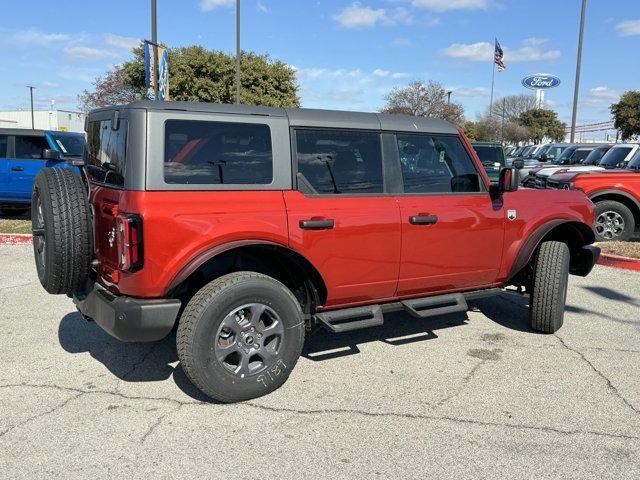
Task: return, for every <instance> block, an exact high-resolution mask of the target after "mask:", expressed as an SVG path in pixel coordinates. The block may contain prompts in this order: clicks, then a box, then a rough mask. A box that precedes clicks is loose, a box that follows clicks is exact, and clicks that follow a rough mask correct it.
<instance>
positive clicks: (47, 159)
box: [0, 128, 85, 215]
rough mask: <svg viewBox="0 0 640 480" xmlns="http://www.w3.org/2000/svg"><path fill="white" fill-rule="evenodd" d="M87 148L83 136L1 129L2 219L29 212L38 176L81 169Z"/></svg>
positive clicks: (66, 133)
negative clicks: (52, 169) (54, 169)
mask: <svg viewBox="0 0 640 480" xmlns="http://www.w3.org/2000/svg"><path fill="white" fill-rule="evenodd" d="M84 145H85V137H84V133H69V132H56V131H50V130H24V129H16V128H0V215H19V214H21V213H24V212H26V211H27V210H28V209H29V205H30V203H31V189H32V188H33V181H34V179H35V178H36V175H37V174H38V172H39V171H40V170H41V169H42V168H44V167H59V168H78V167H77V166H78V165H82V163H83V162H82V158H83V155H84Z"/></svg>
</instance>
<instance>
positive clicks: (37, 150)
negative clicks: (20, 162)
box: [16, 135, 49, 160]
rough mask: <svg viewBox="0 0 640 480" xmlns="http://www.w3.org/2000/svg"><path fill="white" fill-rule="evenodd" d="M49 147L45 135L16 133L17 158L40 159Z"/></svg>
mask: <svg viewBox="0 0 640 480" xmlns="http://www.w3.org/2000/svg"><path fill="white" fill-rule="evenodd" d="M47 148H49V143H48V142H47V139H46V138H44V137H34V136H23V135H16V158H21V159H30V160H39V159H41V158H42V151H43V150H45V149H47Z"/></svg>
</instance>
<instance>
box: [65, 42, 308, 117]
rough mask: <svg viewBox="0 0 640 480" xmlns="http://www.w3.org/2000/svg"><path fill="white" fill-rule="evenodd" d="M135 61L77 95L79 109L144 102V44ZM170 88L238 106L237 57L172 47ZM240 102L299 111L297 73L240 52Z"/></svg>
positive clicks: (181, 96) (174, 93) (193, 98)
mask: <svg viewBox="0 0 640 480" xmlns="http://www.w3.org/2000/svg"><path fill="white" fill-rule="evenodd" d="M133 55H134V58H133V59H132V60H130V61H127V62H125V63H124V64H122V65H118V66H116V67H114V68H113V69H112V70H110V71H109V72H107V74H106V75H105V76H104V77H98V78H96V80H95V81H94V82H93V86H94V89H93V91H88V90H85V91H84V92H83V93H82V94H81V95H80V96H79V97H78V100H79V102H80V105H81V108H83V109H84V110H90V109H92V108H96V107H102V106H106V105H117V104H122V103H128V102H131V101H134V100H140V99H143V98H144V95H145V92H146V88H145V67H144V49H143V47H142V46H139V47H136V48H134V49H133ZM169 75H170V78H169V89H170V97H171V99H172V100H184V101H189V102H198V101H199V102H216V103H234V102H235V100H236V93H235V92H236V88H235V57H233V56H231V55H228V54H226V53H224V52H220V51H216V50H206V49H204V48H203V47H201V46H190V47H181V48H175V49H169ZM240 83H241V86H242V90H241V101H242V103H243V104H246V105H267V106H272V107H298V106H300V98H299V97H298V84H297V83H296V78H295V70H294V69H293V68H291V67H290V66H288V65H286V64H285V63H283V62H281V61H278V60H272V59H271V58H269V56H268V55H257V54H255V53H246V52H243V53H242V72H241V78H240Z"/></svg>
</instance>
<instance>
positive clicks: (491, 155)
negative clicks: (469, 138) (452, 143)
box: [473, 146, 504, 166]
mask: <svg viewBox="0 0 640 480" xmlns="http://www.w3.org/2000/svg"><path fill="white" fill-rule="evenodd" d="M473 149H474V150H475V151H476V153H477V154H478V158H480V161H481V162H482V163H483V164H484V163H487V164H489V163H490V164H492V166H493V164H494V163H498V164H500V165H503V164H504V161H503V158H504V157H503V155H502V152H501V151H500V147H480V146H474V147H473Z"/></svg>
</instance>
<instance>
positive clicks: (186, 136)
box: [32, 102, 599, 402]
mask: <svg viewBox="0 0 640 480" xmlns="http://www.w3.org/2000/svg"><path fill="white" fill-rule="evenodd" d="M86 131H87V148H86V156H85V163H86V164H85V167H84V178H81V177H80V176H79V175H77V174H74V173H73V172H72V171H70V170H60V169H45V170H44V171H43V172H42V173H41V174H40V175H39V176H38V178H37V180H36V182H35V186H34V190H33V207H32V208H33V211H32V213H33V234H34V253H35V261H36V266H37V271H38V276H39V279H40V281H41V283H42V285H43V286H44V288H45V289H46V290H47V291H48V292H49V293H52V294H67V295H69V296H72V297H73V300H74V302H75V303H76V305H77V307H78V309H79V310H80V312H81V313H82V314H83V315H84V316H85V317H87V318H90V319H93V320H95V321H96V322H97V323H98V324H99V325H100V326H101V327H102V328H103V329H104V330H106V331H107V332H108V333H110V334H111V335H113V336H114V337H116V338H118V339H120V340H122V341H156V340H160V339H162V338H164V337H165V336H167V335H168V334H169V333H170V332H171V331H172V329H173V328H174V327H176V325H177V333H176V339H177V350H178V355H179V358H180V362H181V365H182V368H183V369H184V371H185V373H186V375H187V376H188V377H189V379H190V380H191V381H192V382H193V383H194V384H195V385H196V386H197V387H198V388H199V389H200V390H202V391H203V392H204V393H205V394H207V395H209V396H210V397H212V398H214V399H216V400H219V401H222V402H234V401H241V400H246V399H250V398H255V397H258V396H261V395H264V394H267V393H269V392H271V391H273V390H275V389H276V388H278V387H279V386H281V385H282V384H283V383H284V382H285V381H286V379H287V377H288V376H289V374H290V372H291V370H292V369H293V368H294V366H295V364H296V362H297V360H298V357H299V355H300V353H301V350H302V346H303V342H304V339H305V333H306V332H307V331H309V330H311V329H312V328H313V327H314V326H323V327H325V328H326V329H328V330H330V331H332V332H345V331H348V330H353V329H357V328H363V327H371V326H375V325H380V324H382V323H383V317H384V313H385V312H387V311H391V310H394V309H401V310H405V311H406V312H408V313H409V314H411V315H412V316H414V317H417V318H426V317H430V316H434V315H440V314H445V313H451V312H459V311H465V310H466V309H467V301H469V300H472V299H477V298H479V297H485V296H489V295H493V294H496V293H499V292H500V291H501V289H502V288H503V287H505V286H507V285H515V286H518V287H520V289H521V290H523V291H525V292H527V293H529V294H530V295H531V301H530V304H531V314H530V317H531V326H532V328H533V329H534V330H536V331H539V332H546V333H551V332H555V331H556V330H558V329H559V328H560V326H561V325H562V322H563V315H564V305H565V298H566V293H567V281H568V274H569V273H572V274H575V275H582V276H584V275H587V274H588V273H589V272H590V271H591V269H592V268H593V265H594V263H595V262H596V260H597V257H598V255H599V250H598V249H597V248H595V247H592V246H590V244H591V243H592V242H593V241H594V233H593V229H592V227H593V222H594V206H593V204H592V203H591V202H590V201H589V200H588V199H587V198H586V197H585V196H584V195H583V194H582V192H578V191H575V192H574V191H568V192H565V191H557V192H554V191H544V192H541V191H537V190H529V189H518V174H517V171H516V170H515V169H512V168H505V169H503V170H502V172H501V174H500V178H499V181H498V183H496V184H491V183H490V181H489V178H488V177H487V174H486V172H485V170H484V169H483V168H482V164H481V163H480V161H479V160H478V158H477V156H476V154H475V153H474V151H473V148H472V147H471V145H470V144H469V142H468V141H467V139H466V137H465V136H464V135H463V134H462V133H461V131H460V130H459V129H457V128H456V127H454V126H452V125H451V124H449V123H447V122H445V121H442V120H435V119H429V118H418V117H405V116H393V115H382V114H375V113H355V112H332V111H322V110H305V109H281V108H266V107H248V106H234V105H214V104H204V103H182V102H170V103H161V102H154V103H152V102H138V103H132V104H130V105H125V106H120V107H110V108H104V109H99V110H95V111H93V112H91V113H90V114H89V116H88V121H87V126H86Z"/></svg>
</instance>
